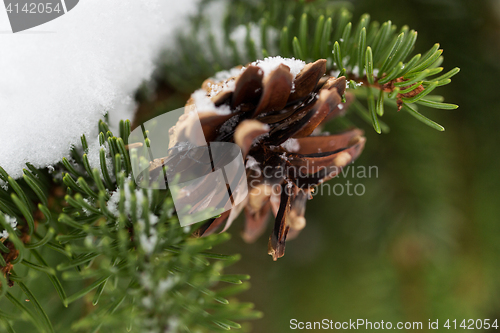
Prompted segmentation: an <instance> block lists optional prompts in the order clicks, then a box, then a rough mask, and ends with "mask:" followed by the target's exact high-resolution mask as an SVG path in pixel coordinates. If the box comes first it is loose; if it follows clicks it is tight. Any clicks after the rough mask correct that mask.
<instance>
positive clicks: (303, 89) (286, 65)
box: [186, 57, 365, 260]
mask: <svg viewBox="0 0 500 333" xmlns="http://www.w3.org/2000/svg"><path fill="white" fill-rule="evenodd" d="M325 71H326V60H324V59H320V60H318V61H316V62H314V63H309V64H307V65H306V64H305V63H304V62H302V61H299V60H294V59H283V58H280V57H276V58H267V59H266V60H264V61H257V62H254V63H252V64H249V65H248V66H246V67H242V68H234V69H232V70H231V71H229V72H224V73H219V74H218V75H217V76H216V78H215V79H208V80H206V81H205V82H204V83H203V85H202V89H200V90H198V91H197V92H195V93H194V94H193V95H192V98H191V99H190V100H189V101H188V103H187V105H186V112H187V113H189V112H191V111H193V110H196V111H197V112H198V116H199V119H200V121H201V124H202V129H203V134H204V136H205V139H206V141H207V142H234V143H236V144H238V145H239V147H240V148H241V150H242V153H243V158H244V159H245V165H246V171H247V181H248V191H249V194H248V196H247V198H246V200H245V201H244V202H242V203H241V204H239V205H238V206H236V207H234V208H233V209H232V210H230V211H227V212H225V213H223V214H222V215H221V216H220V217H218V218H216V219H213V220H211V221H209V222H208V223H206V224H205V225H204V227H202V228H201V229H200V230H199V231H198V234H199V235H207V234H210V233H213V232H214V231H216V230H217V229H219V227H221V226H222V225H223V224H224V223H225V227H224V229H223V230H226V229H227V228H228V227H229V226H230V224H231V223H232V221H233V220H234V219H235V218H236V217H237V216H238V215H239V213H240V212H241V211H242V210H243V209H244V210H245V216H246V224H245V228H244V232H243V238H244V239H245V240H246V241H248V242H251V241H253V240H255V239H256V238H257V237H258V236H260V235H261V234H262V232H263V231H264V229H265V227H266V221H267V219H268V216H269V214H270V212H271V211H272V213H273V214H274V216H275V224H274V230H273V232H272V234H271V236H270V239H269V254H270V255H272V257H273V259H274V260H276V259H278V258H280V257H282V256H283V255H284V253H285V239H286V238H287V235H289V236H295V235H296V234H297V233H298V232H299V231H300V230H301V229H302V228H304V226H305V218H304V212H305V204H306V200H307V199H311V198H312V193H313V191H314V187H316V186H317V185H319V184H321V183H323V182H324V181H326V180H328V179H330V178H332V177H334V176H335V175H337V174H338V173H339V172H340V170H341V168H342V167H344V166H346V165H348V164H349V163H351V162H352V161H354V160H355V159H356V158H357V157H358V156H359V154H360V153H361V151H362V150H363V147H364V144H365V138H364V137H363V132H362V131H361V130H359V129H351V130H349V131H347V132H344V133H340V134H335V135H329V134H322V133H321V127H322V124H324V122H325V121H327V120H329V119H332V118H334V117H337V116H339V115H342V114H343V112H344V111H345V110H344V109H345V107H344V104H342V95H343V94H344V92H345V89H346V79H345V77H340V78H335V77H328V76H324V74H325Z"/></svg>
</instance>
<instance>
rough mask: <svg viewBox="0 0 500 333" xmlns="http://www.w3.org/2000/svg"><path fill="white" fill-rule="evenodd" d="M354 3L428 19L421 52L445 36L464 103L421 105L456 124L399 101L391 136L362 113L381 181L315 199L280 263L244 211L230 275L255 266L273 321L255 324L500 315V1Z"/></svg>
mask: <svg viewBox="0 0 500 333" xmlns="http://www.w3.org/2000/svg"><path fill="white" fill-rule="evenodd" d="M352 4H353V7H352V9H353V10H354V16H353V19H354V20H356V19H357V18H358V17H359V16H360V15H361V14H363V13H365V12H367V13H370V15H371V17H372V20H377V21H379V22H383V21H386V20H389V19H390V20H392V22H393V23H394V24H396V25H398V26H399V27H401V26H402V25H404V24H407V25H409V26H410V28H412V29H416V30H417V31H418V33H419V38H418V41H417V45H416V52H423V51H426V50H427V49H428V48H430V47H431V46H432V45H433V44H434V43H436V42H438V43H440V44H441V47H442V48H443V49H444V54H443V55H444V57H445V61H444V63H443V65H442V66H444V67H445V70H449V69H451V68H453V67H455V66H458V67H460V68H461V72H460V74H459V75H457V76H455V77H454V79H453V82H452V84H450V85H448V86H446V87H444V88H442V89H440V91H439V93H440V94H442V95H443V96H445V97H446V101H448V102H451V103H456V104H459V105H460V108H459V109H458V110H454V111H445V110H434V109H424V108H422V113H423V114H425V115H427V116H429V117H430V118H431V119H433V120H436V121H437V122H438V123H440V124H442V125H443V126H444V127H445V128H446V131H445V132H437V131H435V130H433V129H431V128H429V127H426V126H424V125H423V124H421V123H419V122H418V121H416V120H415V119H414V118H413V117H410V116H409V115H408V114H407V113H404V112H400V113H399V114H397V113H396V111H395V110H393V109H390V110H389V111H388V112H386V115H385V116H384V121H386V122H387V123H388V124H389V125H390V127H391V132H390V133H389V134H384V135H378V134H376V133H375V132H374V131H373V130H372V129H371V128H370V127H369V126H366V124H363V123H359V124H358V125H359V126H360V127H361V128H364V129H365V131H366V136H367V145H366V148H365V151H364V153H363V154H362V156H361V158H359V160H358V161H357V162H356V165H361V166H377V167H378V170H379V177H378V178H374V179H351V182H354V183H362V184H364V185H365V187H366V193H365V195H364V196H361V197H358V196H351V197H350V196H346V195H344V196H325V195H323V196H316V197H315V198H314V199H313V200H311V201H309V202H308V205H307V211H306V217H307V227H306V228H305V229H304V230H303V231H302V233H301V234H300V235H299V237H298V238H297V239H295V240H292V241H289V242H287V249H286V255H285V256H284V257H283V258H281V259H279V260H278V261H277V262H273V261H272V259H271V257H270V256H268V255H267V254H266V251H267V234H266V236H265V237H262V238H261V239H259V241H258V242H257V243H255V244H250V245H249V244H245V243H244V242H243V241H242V240H241V238H240V237H239V230H238V229H240V228H241V227H242V224H243V222H244V221H243V219H242V218H241V217H240V218H239V219H238V220H237V221H236V222H235V223H234V224H233V227H232V228H231V229H230V230H229V232H230V233H232V234H233V235H234V237H233V239H232V240H231V241H230V242H228V243H227V244H225V245H224V246H223V247H219V248H218V250H220V251H224V252H228V253H230V252H237V253H241V254H242V260H241V261H240V262H239V263H238V264H237V265H235V266H234V267H231V271H233V272H239V273H248V274H250V275H251V276H252V279H251V283H252V287H251V289H250V290H249V291H247V292H246V293H245V294H244V295H242V296H241V297H240V299H241V300H244V301H251V302H254V303H255V305H256V308H257V309H259V310H261V311H263V312H264V318H263V319H262V320H259V321H255V322H252V323H251V325H250V326H251V327H249V329H251V331H252V332H289V331H292V330H291V329H290V328H289V321H290V319H292V318H295V319H297V320H299V321H320V320H322V319H324V318H328V319H331V320H334V321H346V320H347V321H348V320H349V319H353V320H355V319H358V318H363V319H368V320H371V321H381V320H384V321H392V322H397V321H423V322H424V328H426V323H427V322H428V319H432V320H436V319H439V320H440V326H442V323H443V322H444V321H445V320H446V319H457V320H458V321H459V322H461V321H462V319H470V318H472V319H486V318H490V319H495V318H496V319H499V321H500V190H499V189H500V175H499V173H500V154H499V153H500V151H499V147H500V133H499V132H500V100H499V95H500V94H499V92H498V90H499V80H500V1H498V0H490V1H488V0H483V1H479V0H474V1H471V0H413V1H409V0H408V1H397V0H377V1H373V0H371V1H370V0H359V1H352ZM336 181H338V182H342V183H345V181H346V179H337V180H332V181H330V182H333V183H334V182H336ZM269 231H270V229H269ZM441 330H446V329H442V328H440V331H441ZM446 331H447V330H446ZM477 331H479V330H477Z"/></svg>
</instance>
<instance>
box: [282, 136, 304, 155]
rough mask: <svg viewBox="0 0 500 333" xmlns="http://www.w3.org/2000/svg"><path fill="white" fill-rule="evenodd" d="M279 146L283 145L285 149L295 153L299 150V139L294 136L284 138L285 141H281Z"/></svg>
mask: <svg viewBox="0 0 500 333" xmlns="http://www.w3.org/2000/svg"><path fill="white" fill-rule="evenodd" d="M281 147H283V148H284V149H286V150H287V151H289V152H291V153H295V152H298V151H299V149H300V143H299V140H297V139H294V138H290V139H288V140H286V141H285V142H283V143H282V144H281Z"/></svg>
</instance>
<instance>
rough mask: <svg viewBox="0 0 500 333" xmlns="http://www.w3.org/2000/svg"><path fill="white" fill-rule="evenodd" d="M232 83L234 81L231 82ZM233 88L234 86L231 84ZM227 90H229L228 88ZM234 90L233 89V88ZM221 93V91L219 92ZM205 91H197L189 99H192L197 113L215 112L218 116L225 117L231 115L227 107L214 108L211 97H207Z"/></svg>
mask: <svg viewBox="0 0 500 333" xmlns="http://www.w3.org/2000/svg"><path fill="white" fill-rule="evenodd" d="M233 82H234V81H233ZM233 86H234V84H233ZM228 89H229V88H228ZM233 89H234V87H233ZM220 91H222V89H221V90H220ZM207 93H208V92H207V91H205V90H204V89H198V90H196V91H195V92H194V93H193V94H192V95H191V97H192V98H193V101H194V105H195V106H196V111H197V112H200V113H201V112H210V111H211V112H216V113H218V114H220V115H226V114H230V113H231V108H230V107H229V105H225V104H223V105H220V106H218V107H216V106H215V104H214V102H212V100H211V99H210V96H211V95H208V96H207ZM212 95H213V96H215V95H216V93H214V94H212Z"/></svg>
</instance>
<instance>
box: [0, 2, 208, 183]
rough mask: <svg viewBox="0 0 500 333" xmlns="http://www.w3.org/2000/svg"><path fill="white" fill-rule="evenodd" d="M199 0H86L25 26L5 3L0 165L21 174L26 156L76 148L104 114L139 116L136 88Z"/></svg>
mask: <svg viewBox="0 0 500 333" xmlns="http://www.w3.org/2000/svg"><path fill="white" fill-rule="evenodd" d="M198 1H199V0H186V1H182V2H179V1H174V0H106V1H102V0H85V1H80V2H79V3H78V5H77V6H76V7H75V8H74V9H73V10H71V11H70V12H68V13H67V14H65V15H63V16H61V17H59V18H57V19H55V20H53V21H50V22H48V23H46V24H43V25H41V26H38V27H35V28H33V29H30V30H27V31H25V32H20V33H17V34H12V33H3V32H7V31H10V25H9V21H8V18H7V13H6V12H5V11H3V10H0V31H2V34H1V40H2V52H0V72H1V73H2V75H0V142H1V143H2V144H1V145H0V165H1V166H2V167H3V168H4V169H5V170H6V171H7V172H8V173H9V174H10V175H11V176H13V177H14V178H18V177H20V176H22V168H23V167H25V163H26V162H30V163H32V164H33V165H34V166H35V167H46V166H49V165H52V164H55V163H57V162H59V161H60V160H61V159H62V157H64V156H69V152H70V147H71V145H79V142H80V136H81V135H82V134H86V135H87V137H94V136H95V135H96V134H97V122H98V120H99V119H101V118H103V116H104V115H105V114H106V112H109V118H110V121H111V122H114V123H115V124H116V122H117V120H119V119H126V118H129V117H131V115H132V111H133V109H134V107H135V105H134V102H133V99H132V98H131V96H132V95H133V93H134V91H135V89H136V88H137V87H138V86H139V85H140V84H141V83H142V82H143V81H144V80H147V79H148V78H149V77H150V76H151V73H152V71H153V70H154V65H155V61H156V58H157V57H158V54H159V53H160V51H161V50H162V49H163V48H168V46H169V44H172V45H173V41H174V38H173V36H174V31H175V30H176V28H177V27H180V26H181V24H182V23H183V22H185V17H186V16H187V15H190V14H193V13H195V11H196V8H197V3H198Z"/></svg>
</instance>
